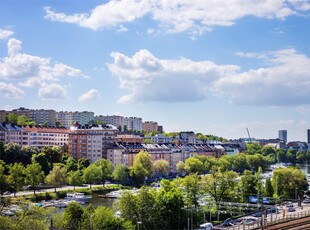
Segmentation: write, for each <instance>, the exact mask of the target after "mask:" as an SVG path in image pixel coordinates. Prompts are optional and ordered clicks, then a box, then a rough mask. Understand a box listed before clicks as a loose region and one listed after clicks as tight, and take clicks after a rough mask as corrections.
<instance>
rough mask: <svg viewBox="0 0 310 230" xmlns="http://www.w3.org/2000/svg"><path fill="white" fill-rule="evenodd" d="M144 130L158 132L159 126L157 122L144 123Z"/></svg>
mask: <svg viewBox="0 0 310 230" xmlns="http://www.w3.org/2000/svg"><path fill="white" fill-rule="evenodd" d="M142 130H143V131H145V132H153V131H156V132H157V131H158V124H157V122H155V121H145V122H143V123H142Z"/></svg>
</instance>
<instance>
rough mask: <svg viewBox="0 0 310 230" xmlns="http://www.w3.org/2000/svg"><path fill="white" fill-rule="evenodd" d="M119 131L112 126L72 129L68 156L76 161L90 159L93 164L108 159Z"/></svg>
mask: <svg viewBox="0 0 310 230" xmlns="http://www.w3.org/2000/svg"><path fill="white" fill-rule="evenodd" d="M117 132H118V130H117V129H116V128H115V127H112V126H98V127H94V126H93V127H89V128H80V127H72V128H71V129H70V132H69V138H68V154H69V155H70V156H72V157H73V158H74V159H75V160H79V159H80V158H88V159H89V160H90V161H91V162H95V161H96V160H100V159H102V158H106V157H107V149H108V148H109V147H110V146H112V145H113V144H114V139H115V136H116V134H117Z"/></svg>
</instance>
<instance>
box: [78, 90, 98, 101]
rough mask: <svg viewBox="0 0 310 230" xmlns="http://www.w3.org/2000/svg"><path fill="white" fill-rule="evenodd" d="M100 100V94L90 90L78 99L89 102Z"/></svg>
mask: <svg viewBox="0 0 310 230" xmlns="http://www.w3.org/2000/svg"><path fill="white" fill-rule="evenodd" d="M98 98H100V94H99V92H98V91H97V90H95V89H91V90H89V91H88V92H86V93H84V94H82V95H81V96H80V97H79V101H91V100H95V99H98Z"/></svg>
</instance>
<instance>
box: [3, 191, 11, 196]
mask: <svg viewBox="0 0 310 230" xmlns="http://www.w3.org/2000/svg"><path fill="white" fill-rule="evenodd" d="M3 195H11V192H9V191H6V192H4V193H3Z"/></svg>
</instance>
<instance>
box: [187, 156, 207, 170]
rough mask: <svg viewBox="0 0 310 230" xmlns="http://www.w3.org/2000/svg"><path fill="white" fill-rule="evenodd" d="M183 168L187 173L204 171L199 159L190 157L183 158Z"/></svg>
mask: <svg viewBox="0 0 310 230" xmlns="http://www.w3.org/2000/svg"><path fill="white" fill-rule="evenodd" d="M185 170H186V171H187V172H189V173H196V172H198V173H201V172H203V171H204V165H203V163H202V162H201V161H200V160H199V159H197V158H194V157H190V158H188V159H186V160H185Z"/></svg>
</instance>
